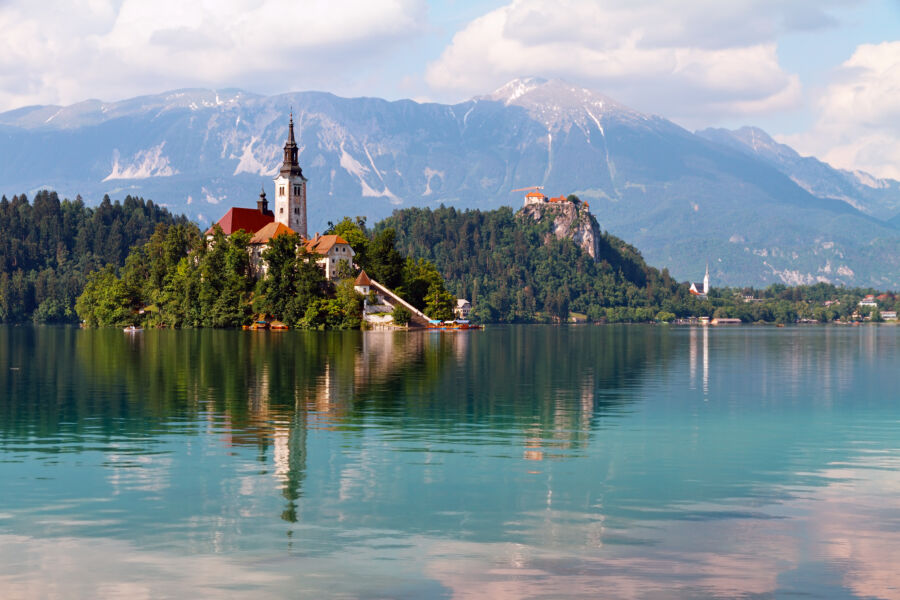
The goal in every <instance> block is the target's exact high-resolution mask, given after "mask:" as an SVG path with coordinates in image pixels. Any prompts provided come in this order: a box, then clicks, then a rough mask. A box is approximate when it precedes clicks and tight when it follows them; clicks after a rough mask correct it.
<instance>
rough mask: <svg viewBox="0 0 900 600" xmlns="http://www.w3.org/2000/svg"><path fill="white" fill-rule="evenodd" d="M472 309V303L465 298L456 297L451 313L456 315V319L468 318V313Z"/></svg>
mask: <svg viewBox="0 0 900 600" xmlns="http://www.w3.org/2000/svg"><path fill="white" fill-rule="evenodd" d="M471 311H472V303H471V302H469V301H468V300H466V299H465V298H457V300H456V307H455V308H454V309H453V314H454V315H456V318H457V319H468V318H469V313H470V312H471Z"/></svg>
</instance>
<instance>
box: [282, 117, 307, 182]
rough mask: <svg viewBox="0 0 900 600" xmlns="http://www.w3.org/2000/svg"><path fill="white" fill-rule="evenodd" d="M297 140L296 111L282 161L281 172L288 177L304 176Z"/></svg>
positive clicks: (290, 125) (289, 129)
mask: <svg viewBox="0 0 900 600" xmlns="http://www.w3.org/2000/svg"><path fill="white" fill-rule="evenodd" d="M297 152H298V149H297V142H295V141H294V113H293V111H291V120H290V123H289V125H288V139H287V141H286V142H285V143H284V162H282V163H281V174H282V175H284V176H286V177H303V170H302V169H301V168H300V162H299V160H298V159H297Z"/></svg>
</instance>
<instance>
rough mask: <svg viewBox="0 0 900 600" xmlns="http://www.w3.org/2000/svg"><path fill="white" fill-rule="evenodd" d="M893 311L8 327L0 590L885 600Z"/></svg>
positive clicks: (891, 493)
mask: <svg viewBox="0 0 900 600" xmlns="http://www.w3.org/2000/svg"><path fill="white" fill-rule="evenodd" d="M898 340H900V327H890V326H880V327H878V326H868V327H853V328H851V327H825V326H822V327H809V328H803V327H793V328H792V327H787V328H783V329H777V328H767V327H736V328H730V329H729V328H682V327H650V326H633V327H627V326H622V327H616V326H607V327H594V326H572V327H551V326H546V327H545V326H522V327H489V328H487V329H486V330H484V331H478V332H457V333H443V334H441V333H434V332H418V333H392V332H369V333H360V332H348V333H320V332H299V331H298V332H293V331H292V332H285V333H264V332H259V333H258V332H241V331H145V332H143V333H139V334H131V335H126V334H123V333H122V332H121V331H116V330H93V331H91V330H87V331H82V330H77V329H70V328H51V327H46V328H32V327H14V328H13V327H0V486H2V487H0V597H2V598H4V599H11V598H15V599H18V598H27V599H31V598H66V599H68V598H128V599H134V598H154V599H155V598H167V597H173V598H205V597H208V598H261V597H292V598H295V597H299V598H325V597H328V598H502V599H505V598H586V597H597V598H599V597H602V598H736V597H748V598H749V597H753V598H770V597H793V596H801V597H811V598H900V344H898Z"/></svg>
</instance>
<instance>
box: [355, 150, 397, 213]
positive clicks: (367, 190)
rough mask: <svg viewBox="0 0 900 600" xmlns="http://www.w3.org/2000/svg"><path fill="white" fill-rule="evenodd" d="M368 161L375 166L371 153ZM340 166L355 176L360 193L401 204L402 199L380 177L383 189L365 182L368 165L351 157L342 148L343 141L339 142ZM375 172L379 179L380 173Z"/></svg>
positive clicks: (367, 152)
mask: <svg viewBox="0 0 900 600" xmlns="http://www.w3.org/2000/svg"><path fill="white" fill-rule="evenodd" d="M366 154H367V155H368V154H369V151H368V150H366ZM369 162H370V164H371V165H372V168H373V169H374V168H375V163H374V162H373V161H372V157H371V155H369ZM340 164H341V167H343V168H344V170H345V171H347V172H348V173H350V174H351V175H353V176H354V177H356V179H357V181H359V185H360V187H361V188H362V195H363V196H364V197H367V198H387V199H389V200H390V201H391V204H401V203H402V200H401V199H400V198H398V197H397V196H396V195H395V194H394V193H393V192H392V191H391V190H390V188H388V186H387V184H385V183H384V179H382V181H381V183H382V184H384V190H382V191H380V192H379V191H377V190H375V189H374V188H373V187H372V186H371V185H369V184H368V182H366V174H367V173H369V167H367V166H365V165H364V164H362V163H361V162H359V161H358V160H356V159H355V158H353V157H352V156H351V155H350V153H349V152H347V150H346V149H345V148H344V142H341V161H340ZM376 174H377V175H378V177H379V179H381V173H380V172H378V170H377V169H376Z"/></svg>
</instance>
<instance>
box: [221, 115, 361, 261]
mask: <svg viewBox="0 0 900 600" xmlns="http://www.w3.org/2000/svg"><path fill="white" fill-rule="evenodd" d="M298 153H299V149H298V147H297V142H296V141H295V139H294V117H293V114H292V115H291V117H290V121H289V122H288V138H287V141H286V142H285V144H284V158H283V160H282V163H281V168H280V169H279V171H278V175H277V176H276V177H275V210H274V211H272V210H270V209H269V201H268V200H267V199H266V192H265V190H263V191H261V192H260V194H259V200H257V202H256V208H255V209H253V208H239V207H232V208H230V209H228V212H226V213H225V215H224V216H223V217H222V218H221V219H219V220H218V222H217V223H216V224H215V225H213V226H212V227H210V228H209V229H208V230H207V232H206V239H207V240H211V239H212V236H213V232H214V230H215V227H216V226H218V227H220V228H221V229H222V231H223V232H224V233H225V235H231V234H233V233H234V232H236V231H240V230H243V231H246V232H247V233H249V234H251V235H252V236H253V237H252V238H251V239H250V248H249V252H250V262H251V266H252V268H253V271H254V273H255V274H256V276H257V277H263V276H265V274H266V265H265V261H264V260H263V258H262V255H263V252H264V251H265V250H266V248H268V246H269V242H270V241H271V240H272V239H274V238H276V237H278V236H279V235H284V234H298V235H299V236H300V239H301V241H302V243H303V245H304V247H305V248H306V250H307V251H308V252H309V253H311V254H314V255H318V258H316V263H317V264H318V265H319V266H320V267H321V268H322V270H323V271H324V273H325V276H326V277H327V278H328V279H333V278H334V277H335V276H336V275H337V273H338V271H339V269H338V267H339V265H340V261H342V260H344V261H346V262H347V266H348V267H349V268H350V269H351V272H352V270H354V269H355V265H354V264H353V256H354V254H355V253H354V252H353V248H351V247H350V244H349V243H347V241H346V240H344V239H343V238H342V237H340V236H338V235H319V234H318V233H317V234H316V235H315V237H313V238H312V239H309V238H308V236H307V233H306V231H307V230H306V227H307V221H306V181H307V179H306V177H304V176H303V170H302V169H301V168H300V163H299V157H298Z"/></svg>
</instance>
